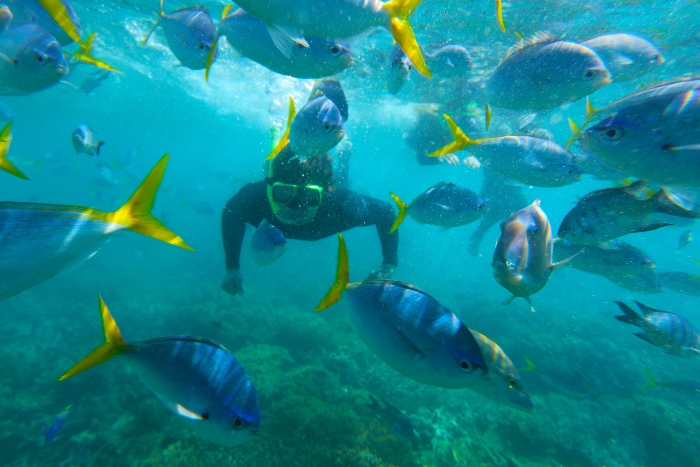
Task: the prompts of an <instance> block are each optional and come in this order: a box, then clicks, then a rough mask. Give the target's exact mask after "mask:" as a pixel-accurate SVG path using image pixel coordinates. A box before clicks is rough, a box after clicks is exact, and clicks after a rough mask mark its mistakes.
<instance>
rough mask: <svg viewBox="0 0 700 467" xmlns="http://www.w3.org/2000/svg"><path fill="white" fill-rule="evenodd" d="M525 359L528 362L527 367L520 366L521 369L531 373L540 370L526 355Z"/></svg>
mask: <svg viewBox="0 0 700 467" xmlns="http://www.w3.org/2000/svg"><path fill="white" fill-rule="evenodd" d="M525 361H526V362H527V366H526V367H525V368H518V369H519V370H520V371H529V372H530V373H536V372H537V371H539V370H538V369H537V367H536V366H535V364H534V363H532V362H531V361H530V359H529V358H527V357H525Z"/></svg>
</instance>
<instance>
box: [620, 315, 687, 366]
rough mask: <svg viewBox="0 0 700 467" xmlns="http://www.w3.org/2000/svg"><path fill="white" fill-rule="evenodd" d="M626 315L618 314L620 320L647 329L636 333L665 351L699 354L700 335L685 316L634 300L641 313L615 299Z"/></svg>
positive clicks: (677, 353) (680, 354)
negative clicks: (656, 308)
mask: <svg viewBox="0 0 700 467" xmlns="http://www.w3.org/2000/svg"><path fill="white" fill-rule="evenodd" d="M615 303H616V304H617V306H619V307H620V310H622V312H623V313H624V315H616V316H615V318H617V319H618V320H619V321H622V322H623V323H627V324H632V325H634V326H637V327H639V328H641V329H642V330H643V331H644V332H641V333H637V334H635V336H637V337H639V338H640V339H643V340H645V341H647V342H649V343H650V344H653V345H655V346H657V347H661V348H662V349H663V350H664V351H666V353H668V354H671V355H675V356H678V357H697V356H700V336H699V335H698V333H697V331H696V329H695V327H694V326H693V325H692V324H691V323H690V321H688V320H687V319H685V318H684V317H682V316H680V315H677V314H675V313H670V312H668V311H661V310H655V309H654V308H651V307H648V306H646V305H644V304H642V303H639V302H637V301H635V302H634V303H636V304H637V306H638V307H639V310H640V311H641V315H640V314H639V313H637V312H635V311H634V310H632V309H631V308H630V307H628V306H627V305H625V304H624V303H622V302H615Z"/></svg>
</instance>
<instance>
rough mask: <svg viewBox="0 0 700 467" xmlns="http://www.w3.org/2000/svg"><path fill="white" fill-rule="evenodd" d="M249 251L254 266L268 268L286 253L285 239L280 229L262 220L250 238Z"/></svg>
mask: <svg viewBox="0 0 700 467" xmlns="http://www.w3.org/2000/svg"><path fill="white" fill-rule="evenodd" d="M250 251H251V256H252V258H253V261H255V263H256V264H258V265H260V266H269V265H270V264H272V263H274V262H275V261H277V260H278V259H279V258H280V257H281V256H282V255H283V254H284V252H285V251H287V239H286V238H284V234H283V233H282V232H281V231H280V229H278V228H277V227H275V226H274V225H272V224H270V223H269V222H268V221H267V220H266V219H264V220H263V221H262V222H261V223H260V225H259V226H258V228H257V229H256V230H255V233H253V235H252V236H251V237H250Z"/></svg>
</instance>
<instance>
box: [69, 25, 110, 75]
mask: <svg viewBox="0 0 700 467" xmlns="http://www.w3.org/2000/svg"><path fill="white" fill-rule="evenodd" d="M94 43H95V33H94V32H92V33H90V35H89V36H88V37H87V39H85V44H84V45H83V46H81V47H80V49H79V50H78V51H77V52H76V53H75V54H74V55H73V58H74V59H75V60H80V61H81V62H83V63H87V64H88V65H94V66H96V67H99V68H102V69H103V70H109V71H114V72H116V73H121V71H119V70H117V69H116V68H114V67H113V66H112V65H109V64H108V63H105V62H103V61H102V60H100V59H98V58H95V57H94V56H93V55H92V47H93V45H94Z"/></svg>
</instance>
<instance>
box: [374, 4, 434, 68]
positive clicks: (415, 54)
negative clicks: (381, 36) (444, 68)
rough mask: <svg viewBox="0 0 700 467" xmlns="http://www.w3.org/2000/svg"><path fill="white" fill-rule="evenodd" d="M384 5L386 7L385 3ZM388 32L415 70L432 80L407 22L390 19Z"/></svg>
mask: <svg viewBox="0 0 700 467" xmlns="http://www.w3.org/2000/svg"><path fill="white" fill-rule="evenodd" d="M384 5H386V3H385V4H384ZM390 31H391V35H392V36H394V39H395V40H396V42H398V43H399V45H400V46H401V50H403V52H404V53H405V54H406V56H407V57H408V58H409V59H410V60H411V63H413V66H414V67H415V68H416V70H418V72H419V73H420V74H421V75H423V76H425V77H426V78H432V77H433V75H432V73H430V70H428V65H427V64H426V63H425V58H424V57H423V53H422V52H421V50H420V47H418V43H417V42H416V36H415V34H414V33H413V29H412V28H411V25H410V24H409V22H408V20H400V19H398V18H392V19H391V29H390Z"/></svg>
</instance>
